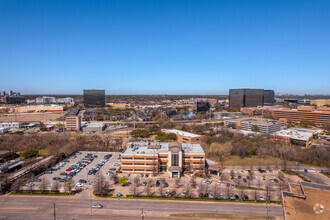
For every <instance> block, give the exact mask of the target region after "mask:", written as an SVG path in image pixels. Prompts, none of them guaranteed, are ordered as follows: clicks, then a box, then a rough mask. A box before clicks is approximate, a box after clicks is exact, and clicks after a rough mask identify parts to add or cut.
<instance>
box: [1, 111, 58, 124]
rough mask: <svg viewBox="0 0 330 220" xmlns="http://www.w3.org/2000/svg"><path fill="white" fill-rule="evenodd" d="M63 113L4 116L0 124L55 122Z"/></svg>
mask: <svg viewBox="0 0 330 220" xmlns="http://www.w3.org/2000/svg"><path fill="white" fill-rule="evenodd" d="M63 115H64V113H63V112H61V113H60V112H57V113H30V114H28V113H22V114H15V115H6V116H1V117H0V122H11V121H20V122H36V121H40V122H48V121H55V120H56V119H57V118H59V117H61V116H63Z"/></svg>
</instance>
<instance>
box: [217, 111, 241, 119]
mask: <svg viewBox="0 0 330 220" xmlns="http://www.w3.org/2000/svg"><path fill="white" fill-rule="evenodd" d="M212 116H213V118H216V119H228V118H240V117H242V116H243V114H242V112H213V113H212Z"/></svg>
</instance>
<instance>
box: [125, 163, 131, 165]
mask: <svg viewBox="0 0 330 220" xmlns="http://www.w3.org/2000/svg"><path fill="white" fill-rule="evenodd" d="M123 165H133V163H123Z"/></svg>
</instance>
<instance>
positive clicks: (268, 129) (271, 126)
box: [225, 118, 286, 134]
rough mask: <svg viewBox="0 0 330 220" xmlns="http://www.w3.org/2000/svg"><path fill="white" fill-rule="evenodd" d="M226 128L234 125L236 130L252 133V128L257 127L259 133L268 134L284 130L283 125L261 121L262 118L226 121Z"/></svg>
mask: <svg viewBox="0 0 330 220" xmlns="http://www.w3.org/2000/svg"><path fill="white" fill-rule="evenodd" d="M225 125H226V126H230V125H235V127H236V128H238V129H241V130H243V131H252V130H251V128H252V126H254V125H255V126H257V127H258V129H259V132H260V133H264V134H270V133H274V132H276V131H280V130H283V129H285V128H286V127H285V123H284V122H280V121H276V120H270V119H263V118H245V119H237V120H227V121H225Z"/></svg>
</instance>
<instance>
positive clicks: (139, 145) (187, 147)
mask: <svg viewBox="0 0 330 220" xmlns="http://www.w3.org/2000/svg"><path fill="white" fill-rule="evenodd" d="M170 143H171V142H169V143H165V142H130V143H128V147H127V148H126V149H125V150H124V152H123V153H122V154H123V155H125V154H157V153H167V152H168V151H169V150H168V145H169V144H170ZM148 146H149V148H148ZM150 146H152V148H153V146H157V147H158V149H154V148H153V149H150ZM181 146H182V150H183V152H184V153H185V154H189V153H197V154H204V150H203V148H202V146H201V145H200V144H199V143H181Z"/></svg>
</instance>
